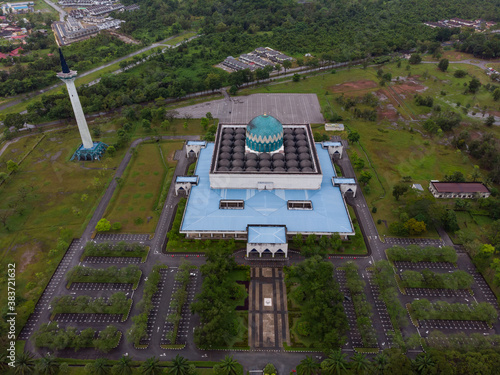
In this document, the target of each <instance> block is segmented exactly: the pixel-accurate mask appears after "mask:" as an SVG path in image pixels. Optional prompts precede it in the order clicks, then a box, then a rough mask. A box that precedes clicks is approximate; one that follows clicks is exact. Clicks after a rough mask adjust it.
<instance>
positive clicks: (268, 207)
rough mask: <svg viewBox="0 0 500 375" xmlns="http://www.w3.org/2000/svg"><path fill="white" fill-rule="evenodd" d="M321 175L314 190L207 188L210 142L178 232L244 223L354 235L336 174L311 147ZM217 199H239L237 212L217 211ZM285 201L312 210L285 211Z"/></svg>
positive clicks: (233, 228) (324, 154)
mask: <svg viewBox="0 0 500 375" xmlns="http://www.w3.org/2000/svg"><path fill="white" fill-rule="evenodd" d="M314 149H315V151H316V153H317V157H318V160H319V163H320V165H321V167H320V168H321V169H322V171H323V177H322V180H321V188H320V189H319V190H282V189H275V190H260V191H259V190H257V189H211V188H210V179H209V171H210V164H211V160H212V154H213V153H214V143H208V144H207V147H206V148H204V149H202V150H201V151H200V155H199V159H198V163H197V165H196V171H195V175H197V176H199V182H198V185H197V186H193V187H192V189H191V192H190V194H189V200H188V203H187V206H186V210H185V212H184V218H183V221H182V225H181V232H186V231H189V232H203V231H209V232H216V231H220V232H241V233H245V232H246V230H247V226H248V225H286V227H287V231H288V232H311V233H353V232H354V230H353V227H352V224H351V220H350V217H349V214H348V212H347V208H346V206H345V204H344V200H343V198H342V195H341V192H340V188H339V187H337V186H333V184H332V182H331V181H332V177H334V176H335V171H334V169H333V165H332V162H331V160H330V156H329V155H328V150H326V149H323V148H322V147H321V144H319V143H318V144H315V147H314ZM228 178H231V177H228ZM221 199H234V200H243V201H244V202H245V204H244V207H243V208H242V209H234V210H233V209H219V201H220V200H221ZM289 200H297V201H311V203H312V207H314V209H312V210H289V209H288V205H287V202H288V201H289Z"/></svg>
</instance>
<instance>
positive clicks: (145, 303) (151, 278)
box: [127, 264, 167, 348]
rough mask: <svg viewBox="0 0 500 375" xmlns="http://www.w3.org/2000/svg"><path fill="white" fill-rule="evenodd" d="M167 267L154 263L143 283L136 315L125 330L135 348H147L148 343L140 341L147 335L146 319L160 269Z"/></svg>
mask: <svg viewBox="0 0 500 375" xmlns="http://www.w3.org/2000/svg"><path fill="white" fill-rule="evenodd" d="M165 268H167V266H166V265H163V264H156V265H155V266H154V267H153V270H152V271H151V272H150V273H149V275H148V279H147V280H146V282H145V283H144V291H143V295H142V299H141V302H139V311H140V313H139V314H138V315H135V316H133V317H132V322H133V324H132V326H131V327H130V328H129V329H128V331H127V339H128V341H129V342H132V343H133V344H134V346H135V347H136V348H147V347H148V345H149V344H148V345H142V344H141V341H142V340H145V339H147V337H148V331H147V329H148V319H149V313H150V312H151V310H152V309H153V301H152V298H153V295H154V294H155V293H156V292H157V290H158V285H159V284H160V281H161V274H160V270H162V269H165Z"/></svg>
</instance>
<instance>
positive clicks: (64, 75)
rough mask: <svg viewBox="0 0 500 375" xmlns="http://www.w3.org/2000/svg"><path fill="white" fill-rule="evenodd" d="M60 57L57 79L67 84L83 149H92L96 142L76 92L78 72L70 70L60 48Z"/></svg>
mask: <svg viewBox="0 0 500 375" xmlns="http://www.w3.org/2000/svg"><path fill="white" fill-rule="evenodd" d="M59 56H60V57H61V67H62V72H61V73H57V77H58V78H60V79H61V81H63V82H64V83H65V84H66V88H67V89H68V94H69V99H70V100H71V105H72V106H73V112H74V113H75V118H76V123H77V125H78V130H79V131H80V136H81V137H82V144H83V148H92V147H93V146H94V142H92V137H91V136H90V132H89V127H88V125H87V120H85V115H84V114H83V109H82V105H81V104H80V98H79V97H78V92H77V91H76V86H75V79H76V71H74V70H69V68H68V64H66V60H64V56H63V54H62V51H61V49H60V48H59Z"/></svg>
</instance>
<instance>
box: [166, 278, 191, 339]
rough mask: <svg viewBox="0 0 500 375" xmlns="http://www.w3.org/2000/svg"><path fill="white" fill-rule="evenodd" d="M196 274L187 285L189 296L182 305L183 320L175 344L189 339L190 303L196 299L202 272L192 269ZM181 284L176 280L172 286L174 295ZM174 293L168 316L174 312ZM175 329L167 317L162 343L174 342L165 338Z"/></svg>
mask: <svg viewBox="0 0 500 375" xmlns="http://www.w3.org/2000/svg"><path fill="white" fill-rule="evenodd" d="M192 273H193V274H195V276H192V277H191V279H190V282H189V284H188V286H187V298H186V302H185V303H184V305H183V306H182V310H181V321H180V322H179V329H178V330H177V340H176V342H175V344H184V343H186V341H187V337H188V333H189V329H190V327H191V318H192V314H191V309H190V307H189V306H190V305H191V303H192V302H193V300H194V296H195V293H196V287H197V285H198V280H199V279H200V278H201V276H200V273H199V271H198V270H195V271H192ZM179 287H180V284H179V283H178V282H177V281H174V286H173V288H172V295H173V293H174V292H175V291H176V290H177V289H179ZM172 295H171V297H170V301H169V303H168V306H169V307H168V309H167V317H168V315H170V314H171V313H172V311H171V309H170V302H172ZM173 329H174V325H173V324H172V323H169V322H167V320H166V319H165V323H164V324H163V331H162V336H161V337H162V339H161V344H162V345H166V344H174V343H171V342H169V341H167V340H166V339H165V336H166V334H167V333H169V332H171V331H172V330H173Z"/></svg>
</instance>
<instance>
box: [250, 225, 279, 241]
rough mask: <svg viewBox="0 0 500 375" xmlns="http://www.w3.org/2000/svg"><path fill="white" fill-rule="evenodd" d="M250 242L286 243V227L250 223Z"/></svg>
mask: <svg viewBox="0 0 500 375" xmlns="http://www.w3.org/2000/svg"><path fill="white" fill-rule="evenodd" d="M248 243H286V230H285V227H283V226H281V227H274V226H258V225H256V226H253V225H249V226H248Z"/></svg>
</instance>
